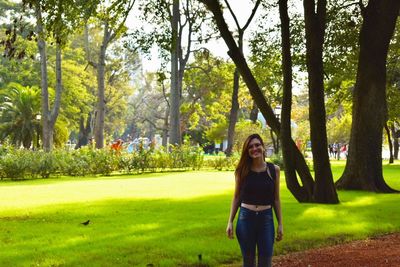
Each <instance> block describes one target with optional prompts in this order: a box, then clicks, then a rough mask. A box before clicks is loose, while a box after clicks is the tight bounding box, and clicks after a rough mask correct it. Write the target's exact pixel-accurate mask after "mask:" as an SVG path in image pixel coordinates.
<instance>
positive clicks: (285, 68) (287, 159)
mask: <svg viewBox="0 0 400 267" xmlns="http://www.w3.org/2000/svg"><path fill="white" fill-rule="evenodd" d="M279 16H280V20H281V38H282V72H283V96H282V112H281V140H282V155H283V161H284V164H285V177H286V181H287V183H288V186H290V187H291V185H290V183H291V182H292V181H295V180H297V177H296V169H295V165H294V162H293V160H292V159H294V155H293V149H291V148H290V141H291V140H292V132H291V116H290V115H291V111H292V75H293V70H292V55H291V42H290V19H289V14H288V1H287V0H279Z"/></svg>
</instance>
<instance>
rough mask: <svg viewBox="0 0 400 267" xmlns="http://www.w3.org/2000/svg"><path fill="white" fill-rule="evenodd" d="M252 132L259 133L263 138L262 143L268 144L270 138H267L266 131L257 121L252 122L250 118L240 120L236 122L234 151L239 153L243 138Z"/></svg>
mask: <svg viewBox="0 0 400 267" xmlns="http://www.w3.org/2000/svg"><path fill="white" fill-rule="evenodd" d="M253 133H257V134H259V135H260V136H261V137H262V139H263V140H264V144H265V145H266V146H268V145H269V143H270V138H268V131H267V129H266V128H263V127H262V125H261V123H260V122H259V121H257V122H256V123H253V122H252V121H250V120H241V121H239V122H238V123H237V124H236V129H235V141H234V146H233V148H234V151H235V152H238V153H241V151H242V146H243V142H244V140H246V138H247V137H248V136H249V135H251V134H253Z"/></svg>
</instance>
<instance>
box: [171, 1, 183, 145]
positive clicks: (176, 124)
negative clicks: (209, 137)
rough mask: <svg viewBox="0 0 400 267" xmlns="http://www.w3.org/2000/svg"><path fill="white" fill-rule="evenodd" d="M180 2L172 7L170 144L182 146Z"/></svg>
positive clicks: (175, 2)
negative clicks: (179, 63)
mask: <svg viewBox="0 0 400 267" xmlns="http://www.w3.org/2000/svg"><path fill="white" fill-rule="evenodd" d="M178 22H179V0H174V1H173V6H172V21H171V26H172V41H171V93H170V104H171V109H170V121H169V126H170V134H169V138H170V139H169V143H170V144H172V145H180V144H181V133H180V128H181V127H180V119H179V117H180V116H179V115H180V112H179V108H180V90H179V69H178V67H179V66H178V62H179V61H178V60H179V46H178Z"/></svg>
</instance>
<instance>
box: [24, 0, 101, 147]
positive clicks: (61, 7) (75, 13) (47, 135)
mask: <svg viewBox="0 0 400 267" xmlns="http://www.w3.org/2000/svg"><path fill="white" fill-rule="evenodd" d="M23 3H24V5H26V6H30V7H33V8H34V11H35V18H36V35H37V37H36V38H37V45H38V50H39V55H40V66H41V92H42V93H41V96H42V103H41V104H42V114H41V118H42V131H43V133H42V135H43V136H42V138H43V148H44V150H45V151H50V150H51V149H52V146H53V135H54V126H55V124H56V121H57V117H58V114H59V110H60V103H61V92H62V88H63V86H62V70H61V49H62V47H63V46H64V45H65V43H66V42H67V37H68V35H69V34H70V33H71V32H72V31H73V30H74V29H75V27H76V26H77V24H79V22H80V21H81V20H80V17H79V16H80V14H81V11H84V12H82V13H83V14H84V15H85V16H87V15H90V13H88V12H87V11H86V10H92V8H89V7H90V6H92V5H96V1H87V2H83V3H82V2H79V3H77V2H76V1H74V0H71V1H61V0H47V1H40V0H24V1H23ZM50 34H52V37H53V38H54V40H55V43H56V96H55V99H54V103H53V107H52V108H50V99H49V86H48V84H49V83H48V69H47V43H46V40H47V38H48V37H49V35H50Z"/></svg>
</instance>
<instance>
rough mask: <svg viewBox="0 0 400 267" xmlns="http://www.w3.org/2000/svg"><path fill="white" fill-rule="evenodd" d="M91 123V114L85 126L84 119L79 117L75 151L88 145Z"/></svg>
mask: <svg viewBox="0 0 400 267" xmlns="http://www.w3.org/2000/svg"><path fill="white" fill-rule="evenodd" d="M91 121H92V113H89V116H88V118H87V120H86V126H85V121H84V117H83V116H82V115H81V117H80V120H79V134H78V143H77V144H76V146H75V149H78V148H81V147H82V146H86V145H87V144H88V143H89V134H90V132H91V131H92V127H91Z"/></svg>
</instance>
